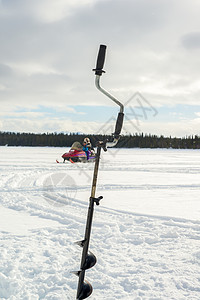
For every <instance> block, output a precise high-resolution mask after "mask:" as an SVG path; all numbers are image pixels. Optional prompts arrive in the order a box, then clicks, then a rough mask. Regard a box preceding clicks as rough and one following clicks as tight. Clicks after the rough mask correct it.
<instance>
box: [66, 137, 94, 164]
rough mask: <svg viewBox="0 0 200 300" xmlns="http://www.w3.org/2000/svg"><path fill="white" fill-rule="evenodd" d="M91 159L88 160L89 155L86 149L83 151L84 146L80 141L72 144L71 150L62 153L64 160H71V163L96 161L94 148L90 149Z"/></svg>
mask: <svg viewBox="0 0 200 300" xmlns="http://www.w3.org/2000/svg"><path fill="white" fill-rule="evenodd" d="M89 153H90V154H89V160H87V156H86V153H85V151H83V146H82V145H81V143H79V142H74V143H73V144H72V146H71V149H70V150H69V152H66V153H64V154H63V155H62V158H63V159H64V161H63V162H65V161H66V160H67V161H70V162H71V163H76V162H94V161H95V152H94V150H93V149H91V150H89Z"/></svg>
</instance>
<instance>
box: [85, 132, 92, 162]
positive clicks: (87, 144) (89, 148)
mask: <svg viewBox="0 0 200 300" xmlns="http://www.w3.org/2000/svg"><path fill="white" fill-rule="evenodd" d="M83 151H85V154H86V156H87V160H88V159H89V155H90V152H92V151H94V149H93V148H92V144H91V142H90V139H89V138H88V137H86V138H84V140H83Z"/></svg>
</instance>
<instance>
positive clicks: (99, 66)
mask: <svg viewBox="0 0 200 300" xmlns="http://www.w3.org/2000/svg"><path fill="white" fill-rule="evenodd" d="M105 56H106V45H100V47H99V53H98V56H97V64H96V68H95V69H93V71H95V75H99V76H101V75H102V73H105V71H103V66H104V62H105Z"/></svg>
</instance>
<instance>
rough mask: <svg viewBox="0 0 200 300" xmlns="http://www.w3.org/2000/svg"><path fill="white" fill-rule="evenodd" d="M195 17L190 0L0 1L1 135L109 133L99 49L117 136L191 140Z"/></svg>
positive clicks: (195, 104) (198, 113)
mask: <svg viewBox="0 0 200 300" xmlns="http://www.w3.org/2000/svg"><path fill="white" fill-rule="evenodd" d="M199 15H200V1H199V0H181V1H178V0H56V1H55V0H34V1H33V0H0V104H1V109H0V117H1V118H0V131H20V132H22V131H23V132H52V131H53V132H61V131H64V132H84V133H97V132H99V131H102V128H103V130H104V132H105V131H109V130H110V132H111V131H112V129H111V127H110V124H112V122H113V119H114V117H115V116H116V114H117V112H118V108H117V107H116V105H115V104H114V103H112V101H110V100H109V99H108V98H106V97H105V96H104V95H102V94H101V93H99V91H98V90H97V89H96V88H95V85H94V77H95V76H94V72H92V68H94V67H95V64H96V57H97V53H98V48H99V45H100V44H105V45H107V56H106V62H105V66H104V69H105V70H106V74H103V76H102V78H101V82H102V86H103V87H104V88H106V89H107V90H109V91H110V92H111V93H112V94H113V95H115V96H116V97H117V98H119V100H121V102H122V103H124V104H125V124H124V133H136V132H144V133H151V134H163V135H172V136H175V135H176V136H185V135H190V134H200V78H199V70H200V17H199ZM104 125H105V126H104ZM110 132H109V133H110Z"/></svg>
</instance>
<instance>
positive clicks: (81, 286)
mask: <svg viewBox="0 0 200 300" xmlns="http://www.w3.org/2000/svg"><path fill="white" fill-rule="evenodd" d="M105 54H106V46H105V45H100V48H99V53H98V57H97V63H96V68H95V69H93V71H95V75H96V79H95V85H96V87H97V89H98V90H99V91H100V92H102V93H103V94H105V95H106V96H107V97H109V98H110V99H111V100H112V101H114V102H115V103H116V104H117V105H119V106H120V111H119V113H118V117H117V121H116V125H115V131H114V133H113V138H112V141H108V140H105V141H98V142H97V145H96V146H97V153H96V159H95V165H94V172H93V181H92V188H91V196H90V198H89V208H88V214H87V221H86V228H85V237H84V239H83V240H82V241H79V242H76V244H77V245H79V246H80V247H82V258H81V265H80V270H79V271H77V272H74V274H76V275H77V276H78V277H79V280H78V288H77V295H76V299H78V300H81V299H86V298H87V297H89V296H90V295H91V294H92V290H93V289H92V285H91V284H90V283H89V282H88V281H87V280H85V271H86V270H87V269H90V268H92V267H93V266H94V265H95V264H96V261H97V259H96V257H95V255H94V254H93V253H92V252H90V251H89V250H88V249H89V242H90V234H91V228H92V218H93V212H94V204H96V205H99V203H100V200H101V199H102V198H103V197H102V196H100V197H96V196H95V193H96V185H97V176H98V169H99V161H100V154H101V148H103V150H104V151H107V147H114V146H115V145H116V144H117V142H118V140H119V138H120V133H121V129H122V125H123V118H124V106H123V104H122V103H121V102H119V101H118V100H117V99H116V98H114V97H113V96H112V95H111V94H109V93H108V92H107V91H106V90H104V89H103V88H102V87H101V86H100V77H101V75H102V73H105V71H103V66H104V61H105Z"/></svg>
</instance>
